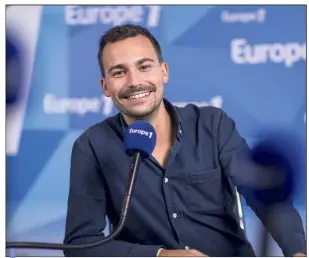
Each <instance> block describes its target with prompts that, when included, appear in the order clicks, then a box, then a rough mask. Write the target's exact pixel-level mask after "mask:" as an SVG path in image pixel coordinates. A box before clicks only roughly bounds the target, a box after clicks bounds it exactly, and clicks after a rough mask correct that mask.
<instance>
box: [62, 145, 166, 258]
mask: <svg viewBox="0 0 309 258" xmlns="http://www.w3.org/2000/svg"><path fill="white" fill-rule="evenodd" d="M106 204H107V199H106V194H105V185H104V181H103V177H102V174H101V173H100V168H99V165H98V164H97V162H96V160H95V158H94V155H93V152H92V149H91V147H90V144H89V143H88V141H87V140H86V141H85V142H83V141H82V140H81V139H78V140H77V141H76V142H75V143H74V146H73V150H72V157H71V172H70V189H69V197H68V210H67V218H66V229H65V238H64V243H65V244H77V245H78V244H86V243H92V242H96V241H99V240H101V239H103V238H104V235H103V233H102V231H103V230H104V228H105V226H106V221H105V215H106ZM160 247H161V246H147V245H138V244H134V243H128V242H124V241H119V240H112V241H110V242H108V243H106V244H104V245H101V246H97V247H94V248H90V249H89V248H88V249H72V250H68V249H67V250H65V251H64V254H65V256H101V257H104V256H156V254H157V252H158V250H159V248H160Z"/></svg>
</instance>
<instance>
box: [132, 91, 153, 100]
mask: <svg viewBox="0 0 309 258" xmlns="http://www.w3.org/2000/svg"><path fill="white" fill-rule="evenodd" d="M149 94H150V92H144V93H140V94H136V95H133V96H129V97H128V99H139V98H143V97H146V96H148V95H149Z"/></svg>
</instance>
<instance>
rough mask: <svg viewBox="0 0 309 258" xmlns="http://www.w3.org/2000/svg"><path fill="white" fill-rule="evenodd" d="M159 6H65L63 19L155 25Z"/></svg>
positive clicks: (84, 22)
mask: <svg viewBox="0 0 309 258" xmlns="http://www.w3.org/2000/svg"><path fill="white" fill-rule="evenodd" d="M160 14H161V6H154V5H153V6H66V7H65V21H66V23H67V24H68V25H73V26H74V25H95V24H106V25H112V26H116V25H122V24H125V23H142V22H143V23H145V26H147V27H148V28H152V27H157V26H158V24H159V21H160Z"/></svg>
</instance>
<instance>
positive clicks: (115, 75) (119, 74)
mask: <svg viewBox="0 0 309 258" xmlns="http://www.w3.org/2000/svg"><path fill="white" fill-rule="evenodd" d="M123 75H125V71H116V72H114V73H113V74H112V76H113V77H121V76H123Z"/></svg>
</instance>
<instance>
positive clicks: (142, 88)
mask: <svg viewBox="0 0 309 258" xmlns="http://www.w3.org/2000/svg"><path fill="white" fill-rule="evenodd" d="M156 90H157V87H156V86H155V85H154V84H150V85H131V86H130V87H128V88H126V89H124V90H122V91H121V92H119V94H118V97H119V98H126V97H129V96H131V95H134V94H135V93H138V92H146V91H154V92H155V91H156Z"/></svg>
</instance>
